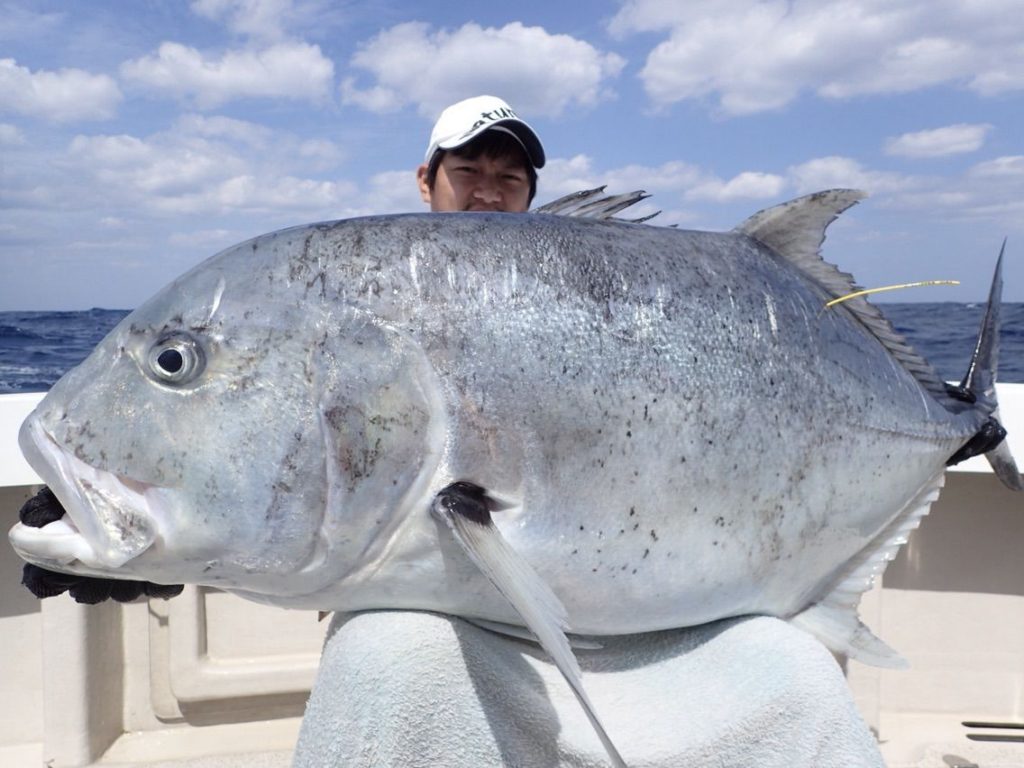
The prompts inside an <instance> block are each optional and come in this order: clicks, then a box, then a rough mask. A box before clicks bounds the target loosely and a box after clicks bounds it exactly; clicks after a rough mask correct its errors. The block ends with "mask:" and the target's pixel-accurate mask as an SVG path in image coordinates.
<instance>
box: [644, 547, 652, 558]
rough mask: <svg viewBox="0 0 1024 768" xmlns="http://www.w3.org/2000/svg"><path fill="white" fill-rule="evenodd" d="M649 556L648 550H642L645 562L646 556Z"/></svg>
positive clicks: (649, 551)
mask: <svg viewBox="0 0 1024 768" xmlns="http://www.w3.org/2000/svg"><path fill="white" fill-rule="evenodd" d="M649 554H651V550H649V549H644V559H645V560H646V559H647V556H648V555H649Z"/></svg>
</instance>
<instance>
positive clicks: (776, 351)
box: [10, 190, 1021, 759]
mask: <svg viewBox="0 0 1024 768" xmlns="http://www.w3.org/2000/svg"><path fill="white" fill-rule="evenodd" d="M860 197H861V194H860V193H858V192H854V191H849V190H835V191H830V192H825V193H820V194H817V195H811V196H808V197H805V198H801V199H799V200H795V201H793V202H790V203H787V204H784V205H781V206H778V207H776V208H772V209H769V210H767V211H763V212H761V213H759V214H757V215H755V216H754V217H752V218H751V219H749V220H747V221H746V222H744V223H743V224H742V225H740V226H739V227H738V228H737V229H736V230H734V231H732V232H727V233H711V232H696V231H682V230H675V229H669V228H657V227H651V226H645V225H639V224H628V223H622V222H618V221H594V220H581V219H578V218H568V217H564V216H552V215H544V214H536V215H527V216H515V215H501V214H480V215H476V214H455V215H445V214H425V215H404V216H384V217H370V218H363V219H355V220H349V221H341V222H333V223H325V224H316V225H311V226H304V227H298V228H294V229H288V230H284V231H281V232H276V233H272V234H269V235H265V236H263V237H258V238H256V239H254V240H251V241H249V242H246V243H243V244H241V245H239V246H236V247H234V248H231V249H228V250H226V251H224V252H222V253H220V254H218V255H216V256H214V257H212V258H211V259H209V260H208V261H206V262H204V263H203V264H201V265H199V266H198V267H196V268H195V269H193V270H192V271H190V272H188V273H187V274H185V275H184V276H182V277H181V278H179V279H178V280H176V281H175V282H174V283H173V284H171V285H170V286H169V287H167V288H166V289H165V290H164V291H162V292H161V293H159V294H158V295H157V296H155V297H154V298H153V299H151V300H150V301H149V302H147V303H146V304H144V305H143V306H141V307H140V308H139V309H137V310H136V311H134V312H133V313H132V314H131V315H129V316H128V317H127V318H125V320H124V321H123V322H122V323H121V324H120V325H119V326H118V327H117V328H116V329H115V330H114V331H113V332H111V334H110V335H109V336H108V337H107V338H106V339H105V340H104V341H103V342H102V343H101V344H100V345H99V346H98V347H97V349H96V350H95V351H94V352H93V353H92V355H91V356H90V357H89V358H88V359H87V360H86V361H85V362H83V363H82V364H81V365H80V366H79V367H77V368H76V369H74V370H73V371H71V372H69V373H68V374H67V375H66V376H65V377H64V378H63V379H61V380H60V381H59V382H58V383H57V384H56V385H55V386H54V387H53V389H52V390H51V391H50V393H49V394H48V395H47V396H46V398H45V399H44V400H43V401H42V403H40V405H39V407H38V408H37V409H36V411H35V412H34V413H33V414H32V415H31V416H30V417H29V418H28V420H27V421H26V422H25V424H24V426H23V428H22V431H21V436H20V440H21V446H22V450H23V451H24V453H25V455H26V457H27V458H28V460H29V463H30V464H31V465H32V467H33V468H34V469H35V470H36V471H37V472H38V473H39V475H40V476H41V477H42V478H43V480H44V481H45V482H46V483H47V484H48V485H49V486H50V487H51V488H52V489H53V491H54V492H55V493H56V496H57V497H58V498H59V500H60V502H61V504H62V505H63V508H64V509H65V510H66V512H67V514H66V516H65V517H63V518H62V519H60V520H57V521H55V522H51V523H50V524H48V525H45V526H44V527H41V528H33V527H30V526H26V525H22V524H19V525H16V526H15V527H14V529H13V530H12V531H11V534H10V538H11V542H12V543H13V545H14V547H15V548H16V550H17V551H18V553H19V554H20V555H21V556H22V557H23V558H25V559H26V560H28V561H30V562H32V563H35V564H37V565H39V566H42V567H44V568H46V569H50V570H56V571H63V572H69V573H74V574H84V575H93V576H104V577H111V576H112V577H117V578H128V579H145V580H149V581H153V582H158V583H167V584H170V583H180V582H191V583H199V584H206V585H212V586H216V587H220V588H223V589H228V590H232V591H236V592H239V593H240V594H243V595H245V596H247V597H250V598H253V599H256V600H260V601H265V602H270V603H276V604H280V605H287V606H299V607H305V608H319V609H323V610H341V611H354V610H360V609H375V608H377V609H379V608H398V609H403V608H408V609H428V610H434V611H441V612H445V613H449V614H454V615H459V616H465V617H472V618H474V619H477V620H481V621H484V622H495V623H500V624H507V625H515V626H520V627H522V626H524V625H525V626H526V627H528V628H529V629H530V630H531V631H532V632H533V633H534V634H536V635H537V637H538V638H539V639H540V641H541V643H542V644H543V645H544V647H545V648H547V649H548V650H549V652H551V653H552V655H553V656H554V657H555V659H556V661H557V662H558V663H559V665H560V667H561V668H562V669H563V672H564V673H565V674H566V676H567V678H568V679H569V680H570V682H571V683H572V684H573V685H574V688H575V690H577V694H578V695H579V696H580V697H581V700H582V701H583V702H584V704H586V700H585V694H583V692H582V689H581V688H580V687H579V677H578V671H577V670H576V668H575V666H574V660H573V658H572V653H571V651H570V650H569V647H568V645H567V644H566V641H565V636H564V634H563V632H564V631H566V630H568V631H571V632H576V633H582V634H590V635H603V634H624V633H634V632H643V631H647V630H658V629H664V628H670V627H682V626H692V625H697V624H701V623H704V622H708V621H711V620H714V619H720V618H723V617H728V616H736V615H742V614H751V613H758V614H771V615H775V616H780V617H785V618H790V619H793V620H794V621H795V622H796V623H798V624H800V625H801V626H803V627H805V628H807V629H809V630H810V631H812V632H814V633H815V634H817V635H818V636H819V637H820V638H822V640H823V641H824V642H825V643H826V644H827V645H829V646H830V647H831V648H833V649H834V650H837V651H842V652H845V653H849V654H851V655H853V656H856V657H858V658H861V659H864V660H867V661H873V662H876V663H893V662H894V661H895V658H896V657H895V656H894V654H893V653H892V652H891V651H890V650H889V649H888V648H887V647H886V646H884V645H883V644H882V643H881V642H880V641H878V640H877V639H875V638H874V637H873V636H872V635H871V634H870V632H868V631H867V629H866V628H864V627H863V626H862V625H861V624H860V622H859V621H858V620H857V618H856V605H857V602H858V600H859V597H860V594H861V593H862V592H863V591H865V590H866V589H868V588H869V587H870V584H871V581H872V579H873V578H874V575H875V574H877V573H878V572H880V571H881V569H882V568H884V565H885V563H886V562H887V561H888V560H889V559H891V558H892V556H893V555H894V554H895V552H896V550H897V549H898V547H899V545H900V544H902V543H903V542H904V541H905V538H906V535H907V533H908V531H909V530H910V529H912V528H913V527H914V526H916V525H917V523H918V521H919V520H920V518H921V517H922V516H923V515H924V514H925V513H926V512H927V510H928V507H929V505H930V504H931V503H932V501H934V500H935V498H936V497H937V495H938V493H939V489H940V487H941V485H942V478H943V473H944V470H945V467H946V464H947V462H948V461H950V460H951V459H954V460H955V459H958V458H961V457H963V456H965V455H968V454H973V453H978V452H988V451H992V453H991V454H990V455H991V456H993V457H994V464H995V465H996V466H997V469H998V471H999V473H1000V475H1001V476H1002V477H1003V478H1004V479H1005V480H1006V482H1008V483H1009V484H1011V485H1016V486H1017V487H1020V486H1021V482H1020V475H1019V473H1018V472H1017V470H1016V468H1015V467H1014V466H1013V461H1012V459H1011V458H1010V457H1009V454H1008V451H1007V450H1006V449H1005V446H1000V448H998V449H995V450H993V446H994V445H995V444H996V443H998V440H999V438H1000V436H1001V435H1000V428H999V427H998V424H997V422H996V421H995V419H994V414H995V411H996V408H997V404H996V402H995V395H994V387H993V381H994V373H995V357H996V355H995V351H996V350H995V347H996V344H995V341H994V340H995V338H996V333H997V326H998V313H997V310H998V302H999V299H998V290H997V289H998V284H999V280H998V272H997V279H996V281H995V290H994V296H993V299H992V302H991V304H990V310H989V315H988V316H987V319H986V323H985V327H984V328H983V331H982V334H981V339H980V342H979V351H978V353H977V354H976V357H975V361H974V363H972V369H971V373H970V375H969V377H968V379H967V380H966V381H965V384H964V386H963V387H961V388H951V387H947V386H946V385H944V384H943V383H942V381H941V380H940V379H939V377H938V376H937V375H936V374H935V373H934V371H933V370H932V369H931V368H930V366H929V365H928V364H927V363H926V362H925V361H924V360H923V359H921V358H920V357H919V356H918V355H917V354H916V353H914V352H913V350H911V349H910V348H909V347H907V346H906V344H904V343H903V342H902V340H900V339H899V337H898V336H897V335H896V334H895V333H894V332H893V331H892V328H891V327H890V326H889V324H888V323H887V322H886V321H885V320H884V318H882V316H881V315H880V314H879V313H878V311H877V310H876V309H874V308H873V307H872V306H871V305H870V304H868V303H867V302H866V301H865V300H864V299H863V298H854V299H850V300H848V301H845V302H843V303H840V304H838V305H834V306H832V307H828V308H826V303H827V302H829V301H830V300H831V299H833V298H836V297H838V296H842V295H844V294H848V293H850V292H851V291H853V290H854V286H853V284H852V281H851V279H850V278H849V276H848V275H844V274H843V273H840V272H839V271H838V270H836V269H835V268H834V267H832V266H830V265H828V264H826V263H825V262H823V261H822V260H821V258H820V256H819V255H818V248H819V246H820V244H821V242H822V240H823V238H824V230H825V227H826V226H827V225H828V224H829V223H830V222H831V221H832V220H833V219H834V218H835V216H836V215H838V213H840V212H841V211H842V210H844V209H845V208H847V207H848V206H850V205H852V204H853V203H854V202H856V200H858V199H859V198H860ZM481 571H482V572H483V575H481ZM588 711H589V707H588ZM595 725H597V724H596V721H595ZM598 728H599V726H598ZM599 730H600V728H599ZM606 746H608V748H609V751H610V752H611V753H612V754H613V756H614V754H615V753H614V747H612V746H611V745H610V743H608V742H607V741H606ZM616 759H617V758H616Z"/></svg>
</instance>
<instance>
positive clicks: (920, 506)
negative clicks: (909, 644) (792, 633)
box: [790, 472, 945, 668]
mask: <svg viewBox="0 0 1024 768" xmlns="http://www.w3.org/2000/svg"><path fill="white" fill-rule="evenodd" d="M944 483H945V473H944V472H939V473H937V474H935V475H933V476H932V477H930V478H929V479H928V480H927V481H926V482H925V483H924V484H923V485H922V486H921V487H920V488H919V489H918V490H917V493H915V494H914V496H913V497H912V498H911V499H910V501H908V502H907V503H906V504H905V505H904V506H903V509H901V510H900V512H899V513H898V514H897V515H896V516H895V517H894V518H893V519H892V521H891V522H890V523H889V524H888V525H886V526H885V527H884V528H883V529H882V530H881V531H880V532H879V533H878V534H877V535H876V536H875V537H874V539H872V541H871V542H870V543H869V544H868V546H866V547H864V549H862V550H861V552H860V553H859V554H858V555H857V556H856V557H854V558H853V559H852V560H851V561H850V562H849V563H848V564H847V565H846V567H845V568H843V570H842V571H841V572H840V573H838V574H836V576H835V577H834V578H833V580H832V586H831V587H830V588H829V589H827V591H826V592H825V594H824V596H823V597H822V598H821V599H820V600H817V601H815V602H814V603H813V604H812V605H810V606H809V607H808V608H806V609H804V610H803V611H801V612H800V613H797V614H796V615H794V616H792V617H790V622H791V623H792V624H794V625H795V626H798V627H800V628H801V629H804V630H806V631H807V632H810V633H811V634H812V635H814V636H815V637H817V638H818V639H819V640H820V641H821V642H822V643H824V644H825V646H827V647H828V648H829V649H830V650H832V651H834V652H836V653H844V654H846V655H847V656H849V657H850V658H851V659H856V660H857V661H861V662H863V663H865V664H871V665H873V666H879V667H893V668H901V667H905V666H906V665H907V663H906V661H905V660H904V659H903V658H902V657H901V656H900V655H899V654H898V653H896V651H894V650H893V649H892V648H890V647H889V646H888V645H886V644H885V643H883V642H882V641H881V640H879V639H878V638H877V637H875V636H874V635H873V634H872V633H871V630H869V629H868V628H867V627H866V626H864V624H863V623H861V621H860V619H859V618H858V617H857V606H858V604H859V603H860V598H861V595H863V594H864V593H865V592H867V591H868V590H869V589H871V587H872V586H873V585H874V583H875V579H876V578H877V577H878V576H879V575H881V573H882V572H883V571H884V570H885V567H886V566H887V565H888V564H889V563H890V562H891V561H892V560H893V559H894V558H895V557H896V555H897V553H898V552H899V550H900V547H902V546H903V545H904V544H906V543H907V539H908V538H909V537H910V534H911V532H912V531H913V530H914V529H915V528H917V527H918V526H919V525H920V524H921V519H922V518H923V517H924V516H925V515H927V514H928V511H929V510H930V509H931V506H932V504H933V503H934V502H935V500H936V499H937V498H939V492H940V491H941V490H942V486H943V484H944Z"/></svg>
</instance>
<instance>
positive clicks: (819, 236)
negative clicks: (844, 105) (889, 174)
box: [733, 189, 957, 408]
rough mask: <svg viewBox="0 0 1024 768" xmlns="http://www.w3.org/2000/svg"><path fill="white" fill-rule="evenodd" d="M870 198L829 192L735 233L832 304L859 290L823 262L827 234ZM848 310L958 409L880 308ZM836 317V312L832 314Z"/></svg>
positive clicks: (761, 216)
mask: <svg viewBox="0 0 1024 768" xmlns="http://www.w3.org/2000/svg"><path fill="white" fill-rule="evenodd" d="M865 197H867V193H865V192H862V191H861V190H858V189H829V190H826V191H824V192H815V193H814V194H812V195H805V196H804V197H798V198H797V199H796V200H790V201H789V202H788V203H782V204H781V205H776V206H773V207H771V208H766V209H765V210H763V211H759V212H758V213H755V214H754V215H753V216H751V217H750V218H749V219H747V220H746V221H744V222H743V223H742V224H740V225H739V226H738V227H736V229H735V230H733V231H735V232H738V233H741V234H744V235H747V236H749V237H752V238H753V239H754V240H757V241H758V242H759V243H761V244H763V245H766V246H768V247H769V248H771V249H772V250H773V251H775V252H776V253H777V254H779V256H781V257H782V258H784V259H786V261H788V262H790V263H791V264H792V265H793V266H795V267H796V268H797V269H799V270H800V271H801V272H803V273H804V274H805V275H806V276H807V277H809V278H810V279H812V280H813V281H814V282H816V283H817V284H818V285H820V286H821V287H822V288H824V289H825V290H826V291H827V292H828V293H829V294H831V295H832V296H833V297H834V298H839V297H840V296H846V295H848V294H851V293H855V292H857V291H859V290H861V287H860V286H859V285H857V284H856V283H855V282H854V280H853V275H851V274H850V273H849V272H842V271H840V270H839V268H838V267H836V266H835V265H834V264H830V263H829V262H827V261H825V260H824V259H822V258H821V252H820V249H821V244H822V243H823V242H824V241H825V229H826V228H827V227H828V225H829V224H831V223H832V222H833V221H835V220H836V218H837V217H838V216H839V214H841V213H842V212H843V211H845V210H846V209H847V208H850V207H851V206H853V205H855V204H856V203H857V202H858V201H860V200H863V199H864V198H865ZM842 306H843V307H845V308H846V309H847V310H848V311H849V312H850V313H851V314H853V316H854V317H856V318H857V320H859V321H860V323H861V324H862V325H863V326H864V327H865V328H867V330H868V331H870V332H871V334H872V335H873V336H874V337H875V338H876V339H878V341H879V342H880V343H881V344H882V346H884V347H885V348H886V349H887V350H889V353H890V354H891V355H892V356H893V357H894V358H896V360H897V361H898V362H899V363H900V365H902V366H903V368H904V369H906V371H907V372H908V373H910V375H911V376H913V377H914V378H915V379H916V380H917V381H918V383H919V384H920V385H921V386H922V387H924V388H925V389H926V390H927V391H928V392H929V393H930V394H931V395H932V396H933V397H935V399H936V400H938V401H939V402H940V403H942V404H944V405H947V406H953V407H954V408H955V407H957V406H955V404H954V403H953V402H952V400H951V398H950V397H949V396H948V395H947V394H946V385H945V383H944V382H943V381H942V377H940V376H939V374H938V373H937V372H936V371H935V369H934V368H932V366H931V363H929V362H928V361H927V360H925V359H924V358H923V357H922V356H921V355H920V354H918V353H917V352H916V351H915V350H914V349H913V347H911V346H910V345H909V344H908V343H907V341H906V339H905V338H904V337H903V336H902V335H900V334H899V333H897V332H896V329H895V328H893V327H892V323H890V322H889V320H888V319H887V318H886V317H885V316H884V315H883V314H882V312H881V310H879V309H878V307H876V306H874V305H873V304H871V303H870V302H869V301H868V300H867V299H866V298H864V297H863V296H858V297H855V298H852V299H848V300H846V301H844V302H843V304H842ZM829 311H832V310H829Z"/></svg>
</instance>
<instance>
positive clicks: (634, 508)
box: [629, 507, 636, 517]
mask: <svg viewBox="0 0 1024 768" xmlns="http://www.w3.org/2000/svg"><path fill="white" fill-rule="evenodd" d="M635 514H636V507H630V508H629V516H630V517H632V516H633V515H635Z"/></svg>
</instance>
